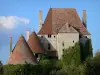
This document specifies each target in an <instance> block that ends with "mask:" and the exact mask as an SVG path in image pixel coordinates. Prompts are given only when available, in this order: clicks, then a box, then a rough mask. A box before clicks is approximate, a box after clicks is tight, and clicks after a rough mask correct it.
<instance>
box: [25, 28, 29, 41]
mask: <svg viewBox="0 0 100 75" xmlns="http://www.w3.org/2000/svg"><path fill="white" fill-rule="evenodd" d="M29 36H30V31H29V30H26V41H28V39H29Z"/></svg>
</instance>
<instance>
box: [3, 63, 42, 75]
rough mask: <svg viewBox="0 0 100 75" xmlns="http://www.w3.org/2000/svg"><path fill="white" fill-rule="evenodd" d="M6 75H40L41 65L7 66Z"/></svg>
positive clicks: (5, 67)
mask: <svg viewBox="0 0 100 75" xmlns="http://www.w3.org/2000/svg"><path fill="white" fill-rule="evenodd" d="M3 68H4V75H40V73H41V72H42V68H41V66H40V65H31V64H24V65H21V64H18V65H5V66H3Z"/></svg>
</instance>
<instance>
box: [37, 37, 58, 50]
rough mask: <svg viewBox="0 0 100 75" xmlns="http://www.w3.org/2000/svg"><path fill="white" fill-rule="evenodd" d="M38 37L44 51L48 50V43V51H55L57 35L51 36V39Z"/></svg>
mask: <svg viewBox="0 0 100 75" xmlns="http://www.w3.org/2000/svg"><path fill="white" fill-rule="evenodd" d="M38 36H39V37H40V40H41V43H42V45H43V47H44V48H45V50H48V43H50V44H51V45H50V46H51V49H50V50H57V35H51V38H48V35H38ZM41 36H43V37H41ZM54 36H55V37H54Z"/></svg>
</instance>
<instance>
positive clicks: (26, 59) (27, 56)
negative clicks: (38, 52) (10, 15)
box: [8, 35, 35, 64]
mask: <svg viewBox="0 0 100 75" xmlns="http://www.w3.org/2000/svg"><path fill="white" fill-rule="evenodd" d="M34 60H35V57H34V56H33V53H32V51H31V50H30V48H29V46H28V44H27V42H26V41H25V39H24V37H23V36H22V35H21V36H20V38H19V39H18V41H17V43H16V45H15V47H14V50H13V53H12V55H11V56H10V58H9V60H8V64H25V63H30V64H35V61H34Z"/></svg>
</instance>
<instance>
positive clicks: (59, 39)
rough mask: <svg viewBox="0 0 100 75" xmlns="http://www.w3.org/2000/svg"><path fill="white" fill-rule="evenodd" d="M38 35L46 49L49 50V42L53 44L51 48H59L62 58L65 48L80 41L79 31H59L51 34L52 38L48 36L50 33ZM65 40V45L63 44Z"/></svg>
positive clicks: (59, 54)
mask: <svg viewBox="0 0 100 75" xmlns="http://www.w3.org/2000/svg"><path fill="white" fill-rule="evenodd" d="M38 36H39V39H40V40H41V43H42V46H43V47H44V48H45V50H48V43H50V44H51V45H52V47H51V50H57V52H58V58H59V59H61V58H62V55H63V49H66V48H68V47H69V46H74V44H75V43H76V42H78V41H79V33H58V35H51V38H48V35H38ZM41 36H43V37H41ZM54 36H55V38H54ZM73 41H74V42H73ZM63 42H64V46H63V45H62V44H63Z"/></svg>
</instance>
